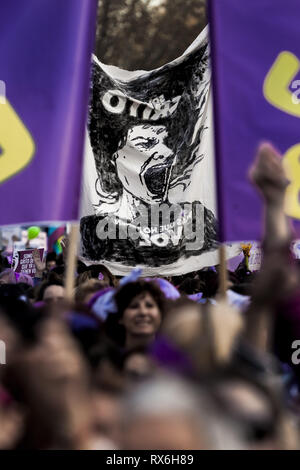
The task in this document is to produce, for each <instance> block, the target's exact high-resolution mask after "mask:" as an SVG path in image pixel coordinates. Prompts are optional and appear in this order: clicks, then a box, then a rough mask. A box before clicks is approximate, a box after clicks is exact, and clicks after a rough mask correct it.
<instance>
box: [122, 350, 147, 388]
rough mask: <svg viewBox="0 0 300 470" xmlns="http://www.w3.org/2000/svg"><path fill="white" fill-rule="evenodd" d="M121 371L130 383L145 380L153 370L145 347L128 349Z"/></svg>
mask: <svg viewBox="0 0 300 470" xmlns="http://www.w3.org/2000/svg"><path fill="white" fill-rule="evenodd" d="M123 371H124V374H125V377H126V378H127V379H128V381H129V382H130V383H133V384H135V383H136V382H139V381H140V380H145V379H147V378H148V377H150V376H151V375H152V373H153V372H154V364H153V362H152V360H151V358H150V357H149V354H148V350H147V348H145V347H141V348H135V349H132V350H130V351H128V352H127V353H126V354H125V356H124V364H123Z"/></svg>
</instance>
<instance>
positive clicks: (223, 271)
mask: <svg viewBox="0 0 300 470" xmlns="http://www.w3.org/2000/svg"><path fill="white" fill-rule="evenodd" d="M219 281H220V284H219V295H220V297H221V298H222V299H225V298H226V290H227V281H228V279H227V262H226V248H225V245H224V243H221V244H220V246H219Z"/></svg>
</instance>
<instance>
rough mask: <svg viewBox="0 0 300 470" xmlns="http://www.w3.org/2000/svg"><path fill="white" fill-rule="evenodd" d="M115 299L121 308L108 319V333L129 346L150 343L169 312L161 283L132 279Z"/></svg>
mask: <svg viewBox="0 0 300 470" xmlns="http://www.w3.org/2000/svg"><path fill="white" fill-rule="evenodd" d="M115 302H116V306H117V309H118V311H117V313H116V314H111V315H110V316H109V317H108V318H107V320H106V322H105V329H106V332H107V335H108V336H109V337H110V338H112V339H113V340H114V341H115V342H117V343H118V345H119V346H122V347H124V346H125V349H126V350H130V349H133V348H137V347H142V346H148V345H149V344H150V343H151V342H152V341H153V340H154V338H155V335H156V333H157V331H158V330H159V327H160V325H161V321H162V318H163V315H164V313H165V297H164V294H163V293H162V292H161V290H160V289H159V287H158V286H157V285H156V284H155V283H154V282H148V281H143V280H140V281H136V282H130V283H128V284H125V285H124V286H122V287H121V288H120V289H119V290H118V291H117V292H116V295H115Z"/></svg>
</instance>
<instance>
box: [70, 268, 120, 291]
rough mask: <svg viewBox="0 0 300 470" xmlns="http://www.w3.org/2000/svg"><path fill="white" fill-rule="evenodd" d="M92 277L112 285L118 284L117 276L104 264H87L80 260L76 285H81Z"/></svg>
mask: <svg viewBox="0 0 300 470" xmlns="http://www.w3.org/2000/svg"><path fill="white" fill-rule="evenodd" d="M90 279H97V280H98V281H103V282H105V283H106V284H108V285H109V286H111V287H115V285H116V284H117V283H116V279H115V277H114V276H113V275H112V273H111V272H110V270H109V269H108V268H107V267H106V266H104V265H103V264H95V265H92V266H85V265H84V263H82V262H80V265H79V266H78V277H77V279H76V285H77V286H79V285H80V284H82V283H84V282H86V281H88V280H90Z"/></svg>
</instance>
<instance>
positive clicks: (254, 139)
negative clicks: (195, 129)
mask: <svg viewBox="0 0 300 470" xmlns="http://www.w3.org/2000/svg"><path fill="white" fill-rule="evenodd" d="M299 16H300V2H299V0H285V1H284V2H282V0H263V1H262V0H253V1H251V2H247V6H245V4H244V2H242V1H241V0H226V1H224V0H214V1H211V2H210V22H211V40H212V57H213V60H212V63H213V86H214V104H215V125H216V129H215V130H216V155H217V177H218V206H219V222H220V231H221V239H222V240H223V241H224V240H227V241H235V240H257V239H259V238H260V237H261V231H262V226H263V225H262V205H261V200H260V198H259V196H258V194H257V193H256V191H255V189H254V188H253V186H252V185H251V184H250V182H249V181H248V179H247V171H248V168H249V167H250V165H251V163H252V162H253V159H254V156H255V153H256V150H257V147H258V145H259V144H260V143H261V142H262V141H271V142H272V143H273V144H274V146H275V147H276V148H277V149H278V150H279V151H280V152H281V153H282V155H283V156H284V157H283V158H284V166H285V168H286V171H287V174H288V178H289V179H290V181H291V183H290V185H289V187H288V189H287V203H286V213H287V215H289V216H291V217H293V218H294V219H300V202H299V201H300V198H299V190H300V163H299V156H300V134H299V125H300V121H299V118H300V104H299V103H300V101H299V99H298V98H299V96H300V81H299V78H300V73H299V72H300V41H299Z"/></svg>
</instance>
